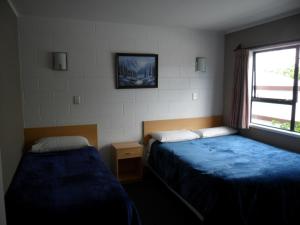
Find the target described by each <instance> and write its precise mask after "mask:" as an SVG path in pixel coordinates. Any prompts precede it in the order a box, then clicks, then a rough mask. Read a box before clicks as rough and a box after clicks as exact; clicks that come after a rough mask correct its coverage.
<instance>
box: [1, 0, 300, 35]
mask: <svg viewBox="0 0 300 225" xmlns="http://www.w3.org/2000/svg"><path fill="white" fill-rule="evenodd" d="M7 2H8V4H9V5H10V7H11V9H12V10H13V12H14V13H15V15H16V16H17V17H37V18H45V19H58V20H73V21H91V20H82V19H74V18H60V17H58V18H53V17H41V16H31V15H24V14H20V13H19V12H18V10H17V8H16V7H15V5H14V3H13V2H12V0H7ZM299 13H300V9H298V10H296V11H293V12H288V13H283V14H280V15H278V16H274V17H271V18H267V19H264V20H261V21H258V22H254V23H250V24H246V25H244V26H239V27H236V28H233V29H230V30H227V31H226V30H223V31H222V30H219V31H215V32H219V33H223V34H225V35H227V34H231V33H234V32H238V31H242V30H246V29H249V28H253V27H256V26H259V25H263V24H266V23H270V22H274V21H277V20H280V19H284V18H287V17H290V16H294V15H297V14H299ZM93 21H94V22H103V23H119V24H129V23H121V22H109V21H99V20H93ZM134 25H143V26H155V25H147V24H134ZM158 27H173V28H174V26H158ZM181 28H186V29H192V30H202V29H198V28H188V27H181ZM207 31H214V30H207Z"/></svg>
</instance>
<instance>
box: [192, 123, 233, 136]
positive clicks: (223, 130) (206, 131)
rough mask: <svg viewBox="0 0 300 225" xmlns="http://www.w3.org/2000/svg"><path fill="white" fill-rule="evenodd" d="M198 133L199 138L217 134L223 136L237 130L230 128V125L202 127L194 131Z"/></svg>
mask: <svg viewBox="0 0 300 225" xmlns="http://www.w3.org/2000/svg"><path fill="white" fill-rule="evenodd" d="M194 132H195V133H196V134H198V135H199V136H200V137H201V138H208V137H217V136H224V135H230V134H235V133H237V130H235V129H233V128H230V127H225V126H223V127H212V128H203V129H199V130H195V131H194Z"/></svg>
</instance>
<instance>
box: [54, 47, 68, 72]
mask: <svg viewBox="0 0 300 225" xmlns="http://www.w3.org/2000/svg"><path fill="white" fill-rule="evenodd" d="M52 56H53V67H52V68H53V70H60V71H67V70H68V54H67V53H66V52H52Z"/></svg>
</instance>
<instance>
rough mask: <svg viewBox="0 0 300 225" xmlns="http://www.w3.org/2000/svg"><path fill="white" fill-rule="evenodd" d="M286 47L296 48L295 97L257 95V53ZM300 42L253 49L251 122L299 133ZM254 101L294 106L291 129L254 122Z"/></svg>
mask: <svg viewBox="0 0 300 225" xmlns="http://www.w3.org/2000/svg"><path fill="white" fill-rule="evenodd" d="M286 49H295V50H296V54H295V66H294V84H293V98H292V99H291V100H289V99H278V98H262V97H256V86H257V85H256V54H257V53H263V52H271V51H279V50H286ZM299 54H300V44H298V43H297V44H291V45H286V46H284V47H278V46H277V47H268V48H266V49H261V50H259V49H257V50H252V57H253V63H252V81H251V98H250V100H251V101H250V123H251V124H255V125H259V126H265V127H270V128H272V129H278V130H283V131H289V132H293V133H298V132H296V131H295V122H296V121H295V119H296V118H295V117H296V104H297V101H298V89H299V88H298V76H300V74H299V64H300V62H299V61H300V59H299V58H300V55H299ZM253 102H263V103H270V104H282V105H290V106H291V107H292V109H291V120H290V129H289V130H286V129H282V128H278V127H272V126H268V125H265V124H259V123H254V122H252V103H253Z"/></svg>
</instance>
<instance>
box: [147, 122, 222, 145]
mask: <svg viewBox="0 0 300 225" xmlns="http://www.w3.org/2000/svg"><path fill="white" fill-rule="evenodd" d="M222 125H223V116H210V117H197V118H187V119H171V120H152V121H144V122H143V134H144V144H147V143H148V141H149V139H150V138H151V135H150V134H151V133H152V132H155V131H167V130H180V129H188V130H197V129H200V128H207V127H217V126H222Z"/></svg>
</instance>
